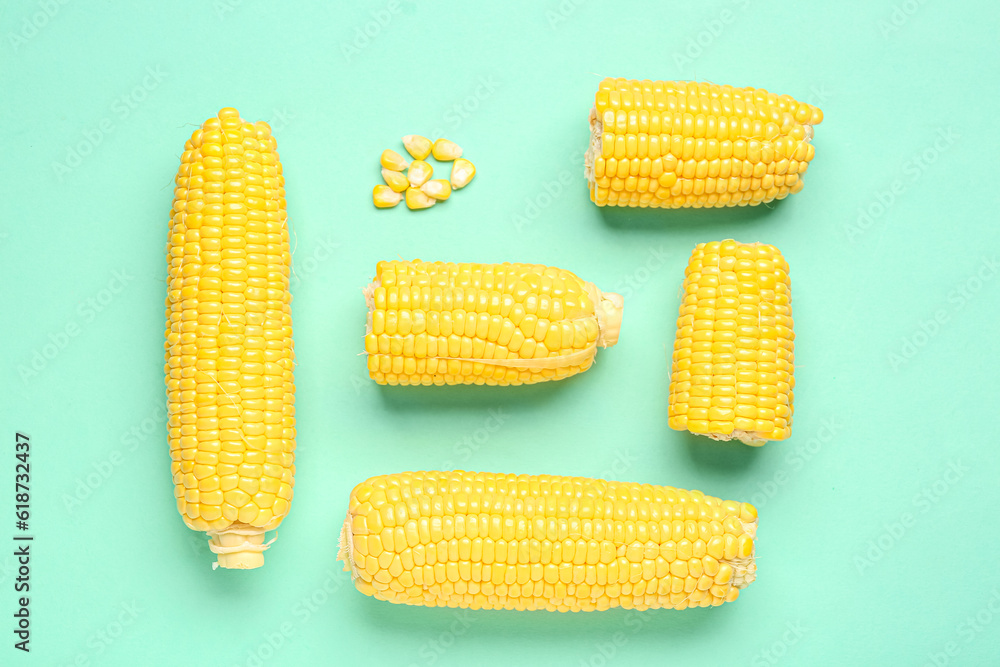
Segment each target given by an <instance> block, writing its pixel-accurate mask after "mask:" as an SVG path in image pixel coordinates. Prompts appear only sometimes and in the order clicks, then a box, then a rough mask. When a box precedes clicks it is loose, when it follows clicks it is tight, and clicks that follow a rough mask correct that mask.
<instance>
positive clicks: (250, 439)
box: [165, 108, 295, 569]
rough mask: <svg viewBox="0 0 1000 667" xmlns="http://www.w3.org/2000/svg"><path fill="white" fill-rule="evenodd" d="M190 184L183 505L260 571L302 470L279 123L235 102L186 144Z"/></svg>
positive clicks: (222, 556)
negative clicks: (246, 116) (253, 117)
mask: <svg viewBox="0 0 1000 667" xmlns="http://www.w3.org/2000/svg"><path fill="white" fill-rule="evenodd" d="M176 183H177V188H176V189H175V191H174V206H173V210H172V213H171V215H172V219H171V223H170V243H169V250H168V254H167V260H168V265H169V279H168V281H169V288H168V292H167V313H166V315H167V330H166V335H167V340H166V344H165V347H166V366H165V370H166V383H167V396H168V406H169V413H170V421H169V429H170V458H171V459H172V464H171V470H172V472H173V478H174V485H175V495H176V497H177V509H178V510H180V513H181V515H182V516H183V518H184V522H185V523H186V524H187V525H188V527H190V528H193V529H194V530H200V531H206V532H207V533H208V535H209V537H210V541H209V546H210V547H211V549H212V551H214V552H215V553H216V554H218V565H221V566H222V567H226V568H240V569H245V568H254V567H259V566H260V565H262V564H263V562H264V556H263V553H262V552H263V551H264V549H265V548H266V545H265V544H264V532H265V531H267V530H272V529H274V528H277V527H278V524H279V523H281V520H282V519H283V518H284V516H285V515H286V514H287V513H288V507H289V503H290V502H291V500H292V485H293V484H294V480H293V476H294V473H295V466H294V456H295V406H294V403H295V385H294V383H293V379H292V367H293V364H294V362H293V359H294V352H293V349H292V319H291V307H290V304H291V296H290V294H289V292H288V274H289V267H290V263H291V255H290V253H289V248H288V227H287V225H286V214H285V189H284V177H283V176H282V175H281V162H279V160H278V154H277V152H276V151H275V141H274V137H272V136H271V128H270V127H268V125H267V123H264V122H257V123H248V122H245V121H242V120H241V119H240V117H239V113H238V112H237V111H236V110H235V109H229V108H226V109H222V110H221V111H220V112H219V115H218V117H217V118H210V119H209V120H207V121H206V122H205V124H204V125H203V126H202V128H201V129H199V130H195V132H194V134H192V135H191V139H190V140H189V141H188V142H187V143H186V144H185V146H184V154H183V155H182V156H181V166H180V170H179V171H178V172H177V179H176Z"/></svg>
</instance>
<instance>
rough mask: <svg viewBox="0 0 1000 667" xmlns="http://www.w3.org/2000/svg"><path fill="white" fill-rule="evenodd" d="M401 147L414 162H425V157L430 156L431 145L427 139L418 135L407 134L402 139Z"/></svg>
mask: <svg viewBox="0 0 1000 667" xmlns="http://www.w3.org/2000/svg"><path fill="white" fill-rule="evenodd" d="M403 146H404V147H405V148H406V152H407V153H409V154H410V155H412V156H413V159H414V160H426V159H427V156H428V155H430V154H431V148H432V147H433V144H432V143H431V140H430V139H428V138H427V137H421V136H420V135H419V134H408V135H406V136H405V137H403Z"/></svg>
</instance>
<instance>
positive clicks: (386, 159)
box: [380, 148, 410, 171]
mask: <svg viewBox="0 0 1000 667" xmlns="http://www.w3.org/2000/svg"><path fill="white" fill-rule="evenodd" d="M380 162H381V163H382V166H383V167H385V168H386V169H389V170H391V171H403V170H404V169H406V168H407V167H409V166H410V163H409V162H407V161H406V160H405V159H403V156H402V155H400V154H399V153H397V152H396V151H394V150H390V149H388V148H387V149H385V150H384V151H382V159H381V160H380Z"/></svg>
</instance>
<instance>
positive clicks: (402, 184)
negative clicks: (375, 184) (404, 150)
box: [382, 167, 410, 192]
mask: <svg viewBox="0 0 1000 667" xmlns="http://www.w3.org/2000/svg"><path fill="white" fill-rule="evenodd" d="M382 179H383V180H385V182H386V184H387V185H388V186H389V187H390V188H392V190H393V192H405V191H406V188H408V187H410V181H408V180H407V178H406V176H404V175H403V173H402V172H400V171H393V170H392V169H386V168H384V167H383V168H382Z"/></svg>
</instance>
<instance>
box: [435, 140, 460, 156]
mask: <svg viewBox="0 0 1000 667" xmlns="http://www.w3.org/2000/svg"><path fill="white" fill-rule="evenodd" d="M431 153H432V154H433V155H434V159H435V160H440V161H441V162H447V161H449V160H455V159H458V158H460V157H462V148H461V146H459V145H458V144H456V143H455V142H454V141H448V140H447V139H438V140H437V141H435V142H434V146H433V148H431Z"/></svg>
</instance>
